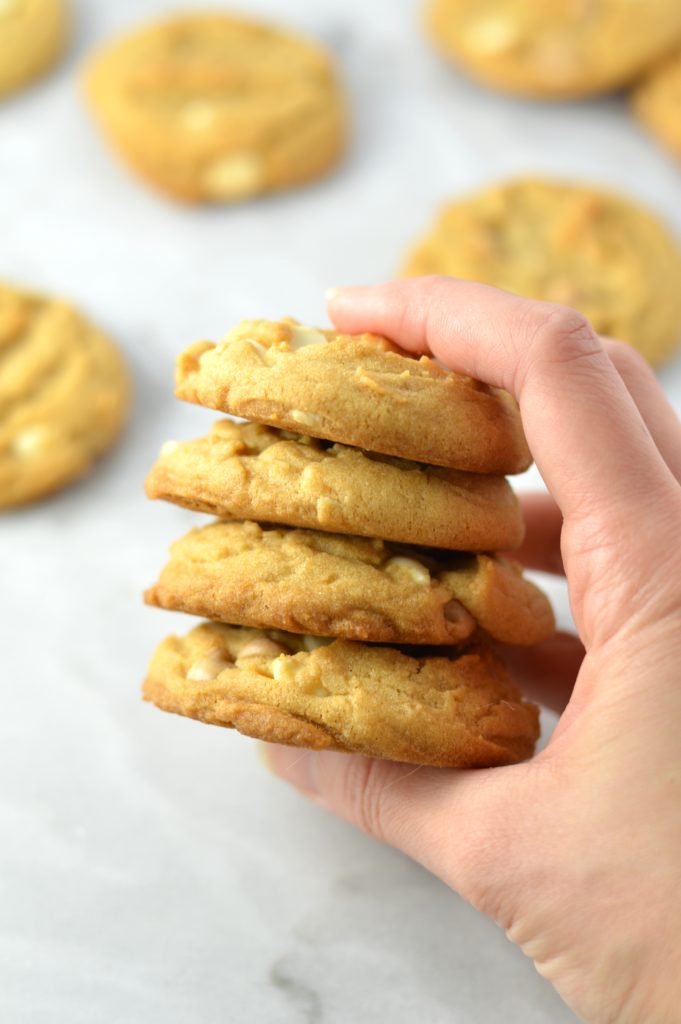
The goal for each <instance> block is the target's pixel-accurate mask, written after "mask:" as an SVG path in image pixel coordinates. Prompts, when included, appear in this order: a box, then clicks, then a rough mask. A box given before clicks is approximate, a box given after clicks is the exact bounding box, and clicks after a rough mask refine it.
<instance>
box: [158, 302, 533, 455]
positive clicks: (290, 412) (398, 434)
mask: <svg viewBox="0 0 681 1024" xmlns="http://www.w3.org/2000/svg"><path fill="white" fill-rule="evenodd" d="M176 380H177V388H176V394H177V396H178V397H179V398H184V399H185V400H186V401H188V402H198V403H199V404H200V405H206V406H209V408H211V409H219V410H221V411H222V412H229V413H233V414H234V415H235V416H243V417H244V418H245V419H250V420H256V421H257V422H259V423H268V424H270V425H271V426H274V427H283V428H285V429H286V430H294V431H303V430H304V431H305V433H306V434H311V435H312V436H313V437H322V438H326V439H328V440H331V441H340V442H342V443H343V444H348V445H353V446H355V447H357V448H364V449H367V450H369V451H374V452H382V453H384V454H386V455H396V456H398V457H400V458H404V459H413V460H415V461H416V462H427V463H430V464H432V465H436V466H449V467H452V468H454V469H465V470H469V471H471V472H474V473H518V472H521V471H522V470H524V469H527V467H528V466H529V464H530V461H531V456H530V453H529V451H528V448H527V443H526V441H525V436H524V434H523V431H522V425H521V422H520V416H519V414H518V407H517V405H516V403H515V402H514V401H513V399H512V398H511V396H510V395H508V394H506V392H504V391H499V390H497V389H495V388H490V387H488V386H487V385H485V384H481V383H480V382H479V381H475V380H472V379H471V378H470V377H462V376H461V375H460V374H457V373H450V372H447V371H446V370H443V369H441V367H440V366H438V365H437V364H436V363H434V362H433V361H432V360H430V359H428V358H427V357H426V356H422V357H421V359H411V358H409V357H408V356H406V355H404V354H403V353H400V351H399V350H398V349H397V348H396V347H395V346H394V345H392V344H391V343H390V342H389V341H387V340H386V339H385V338H380V337H377V336H376V335H372V334H362V335H348V334H337V333H336V332H335V331H322V330H317V329H316V328H313V327H303V326H302V325H301V324H298V323H296V322H295V321H294V320H288V319H286V320H279V321H269V320H243V321H242V322H241V323H240V324H239V325H238V326H237V327H234V328H233V329H232V330H231V331H230V332H229V333H228V334H227V336H226V337H225V339H224V340H223V341H222V342H220V343H219V344H215V343H213V342H211V341H199V342H196V343H195V344H194V345H190V346H189V348H188V349H186V350H185V351H184V352H183V353H182V354H181V355H180V357H179V359H178V363H177V378H176Z"/></svg>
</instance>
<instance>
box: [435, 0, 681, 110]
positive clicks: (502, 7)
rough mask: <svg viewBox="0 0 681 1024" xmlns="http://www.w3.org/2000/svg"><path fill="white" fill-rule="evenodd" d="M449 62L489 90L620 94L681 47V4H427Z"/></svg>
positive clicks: (462, 0) (650, 0)
mask: <svg viewBox="0 0 681 1024" xmlns="http://www.w3.org/2000/svg"><path fill="white" fill-rule="evenodd" d="M427 24H428V30H429V32H430V35H431V37H432V38H433V40H434V42H435V44H436V45H437V47H438V48H439V49H440V50H441V51H442V52H443V54H444V55H445V56H446V57H449V58H451V59H452V60H454V61H456V63H457V64H459V65H461V67H463V68H465V69H466V71H468V72H469V73H470V74H471V75H472V76H473V77H474V78H477V79H479V80H480V81H482V82H484V83H485V84H486V85H490V86H492V87H494V88H497V89H501V90H504V91H508V92H514V93H520V94H522V95H525V96H537V97H540V98H547V99H556V98H557V99H567V98H570V97H579V96H590V95H593V94H595V93H602V92H610V91H613V90H615V89H620V88H621V87H622V86H625V85H627V84H629V83H630V82H632V81H633V80H634V79H635V78H637V77H638V76H639V75H640V74H641V73H642V72H644V71H645V70H646V68H648V67H650V66H651V65H652V64H654V63H655V62H656V61H658V60H659V59H660V58H661V57H663V56H664V55H665V54H666V53H668V52H669V51H670V49H671V48H672V47H673V46H674V44H675V43H676V42H681V4H679V3H678V0H645V2H644V0H551V2H545V0H544V2H542V0H476V2H475V3H471V2H470V0H429V3H428V8H427Z"/></svg>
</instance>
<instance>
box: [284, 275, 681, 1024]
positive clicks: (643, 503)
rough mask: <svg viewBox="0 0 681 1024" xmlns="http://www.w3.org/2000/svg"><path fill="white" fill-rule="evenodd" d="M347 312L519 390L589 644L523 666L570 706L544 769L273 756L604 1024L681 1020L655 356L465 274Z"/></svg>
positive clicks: (664, 498) (680, 644)
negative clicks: (494, 927)
mask: <svg viewBox="0 0 681 1024" xmlns="http://www.w3.org/2000/svg"><path fill="white" fill-rule="evenodd" d="M329 309H330V314H331V318H332V320H333V322H334V323H335V324H336V326H337V327H338V328H339V329H340V330H342V331H347V332H359V331H374V332H376V333H380V334H385V335H387V336H388V337H389V338H391V339H392V340H394V341H395V342H396V343H397V344H399V345H400V346H401V347H402V348H404V349H405V350H407V351H409V352H413V353H415V354H417V353H423V352H429V353H432V354H433V355H434V356H437V357H438V358H439V359H440V360H441V361H442V362H443V363H445V364H446V365H447V366H449V367H451V368H452V369H454V370H458V371H460V372H462V373H466V374H469V375H471V376H473V377H478V378H480V379H481V380H484V381H487V382H488V383H490V384H494V385H497V386H499V387H503V388H506V389H507V390H508V391H510V392H511V393H512V394H513V395H515V397H516V398H517V400H518V402H519V404H520V409H521V413H522V418H523V423H524V427H525V432H526V435H527V439H528V442H529V445H530V448H531V450H532V452H533V455H534V458H535V460H536V463H537V465H538V467H539V470H540V472H541V474H542V477H543V478H544V480H545V482H546V484H547V486H548V488H549V491H550V493H551V495H552V497H551V498H549V497H548V496H534V497H533V498H532V499H531V500H529V501H528V502H526V504H525V513H526V516H527V520H528V541H527V543H526V545H525V547H524V549H523V550H522V552H521V555H522V557H523V559H524V561H525V563H526V564H527V565H529V566H532V567H534V568H538V569H545V570H548V571H549V572H560V571H562V567H563V566H564V569H565V573H566V575H567V580H568V587H569V594H570V601H571V606H572V610H573V614H574V618H575V622H576V625H577V629H578V631H579V636H580V638H581V641H582V643H583V645H584V649H585V651H586V653H585V655H584V656H583V659H582V655H583V650H582V648H575V645H574V643H572V642H571V641H570V640H569V639H566V638H564V637H563V638H558V639H557V640H556V641H553V642H552V644H550V645H549V646H548V647H547V646H545V647H544V648H543V649H537V650H535V651H534V653H532V652H524V653H523V654H522V655H519V656H518V657H522V659H523V668H524V671H525V672H526V673H527V674H528V678H529V679H530V681H532V682H534V684H535V685H536V684H537V682H538V681H539V680H541V679H542V678H543V680H544V686H545V690H544V696H543V698H542V699H543V700H544V702H545V703H551V704H553V705H554V706H562V707H564V711H563V714H562V717H561V719H560V721H559V723H558V726H557V728H556V730H555V732H554V734H553V736H552V737H551V740H550V742H549V744H548V746H547V747H546V749H545V750H544V751H542V753H540V754H539V755H538V756H537V757H535V758H534V760H532V761H530V762H528V763H525V764H521V765H514V766H512V767H508V768H496V769H488V770H484V771H449V770H446V771H445V770H434V769H421V770H419V771H416V772H414V770H413V768H411V767H409V766H403V765H398V764H393V763H391V762H386V761H378V760H370V759H366V758H362V757H356V756H350V755H345V754H331V753H308V755H307V756H306V757H304V758H302V759H297V758H292V757H291V752H290V750H287V749H285V748H277V747H273V748H271V749H270V754H269V760H270V763H271V765H272V767H273V770H274V771H276V772H277V773H278V774H279V775H281V776H282V777H283V778H286V779H287V780H288V781H289V782H291V783H293V785H295V786H297V787H298V789H300V790H301V791H302V792H304V793H306V794H307V795H309V796H311V797H312V798H313V799H315V800H316V801H317V802H318V803H321V804H323V805H324V806H325V807H327V808H328V809H329V810H331V811H333V812H335V813H336V814H339V815H341V816H342V817H344V818H346V819H347V820H348V821H351V822H353V823H354V824H356V825H358V826H360V827H361V828H363V829H365V830H366V831H367V832H368V833H370V834H371V835H373V836H375V837H376V838H377V839H380V840H382V841H383V842H386V843H390V844H392V845H394V846H396V847H398V848H399V849H401V850H403V851H405V852H406V853H407V854H409V855H410V856H411V857H413V858H414V859H415V860H417V861H419V863H421V864H423V865H425V866H426V867H427V868H429V869H430V870H431V871H433V872H434V873H435V874H436V875H438V876H439V877H440V878H441V879H443V880H444V881H445V882H446V883H447V884H448V885H450V886H452V887H453V888H454V889H456V891H457V892H459V893H460V894H461V895H462V896H463V897H464V898H465V899H467V900H469V901H470V902H471V903H472V904H473V905H474V906H476V907H477V908H479V909H480V910H481V911H483V912H484V913H486V914H489V915H490V916H491V917H493V918H494V920H495V921H496V922H497V923H498V924H499V925H501V927H502V928H504V929H506V931H507V933H508V935H509V936H510V938H511V939H512V940H513V941H514V942H516V943H518V944H519V945H520V946H521V947H522V949H523V950H524V951H525V952H526V953H527V955H528V956H530V957H532V959H533V960H534V962H535V964H536V966H537V968H538V970H539V971H540V972H541V973H542V974H543V975H544V976H545V977H547V978H548V979H550V981H552V982H553V984H554V985H555V987H556V988H557V990H558V991H559V993H560V994H561V995H562V997H563V998H564V999H565V1001H566V1002H567V1003H568V1004H569V1005H570V1006H571V1007H572V1008H573V1009H574V1010H575V1011H576V1012H577V1013H578V1014H579V1015H580V1016H581V1017H582V1018H583V1019H584V1020H585V1021H588V1022H593V1024H609V1022H613V1024H614V1022H617V1024H643V1022H645V1024H667V1022H669V1024H672V1022H678V1021H679V1019H680V1017H681V973H680V971H679V968H680V967H681V741H680V738H679V732H680V729H681V667H680V666H681V545H680V544H679V537H680V536H681V487H680V486H679V481H680V480H681V424H680V423H679V421H678V420H677V418H676V416H675V414H674V412H673V410H672V409H671V408H670V406H669V405H668V404H667V402H666V400H665V398H664V396H663V394H662V392H661V390H660V388H659V387H658V385H657V382H656V381H655V378H654V376H653V374H652V373H651V371H650V370H649V369H648V367H647V366H646V364H645V363H644V361H643V359H642V358H641V357H639V356H638V355H637V354H636V353H635V352H634V351H633V350H632V349H630V348H628V347H625V346H624V345H621V344H619V343H617V342H612V341H609V340H607V339H606V340H601V339H599V338H598V337H597V336H596V335H595V334H594V332H593V330H592V329H591V327H590V326H589V324H588V322H587V321H585V320H584V318H583V317H582V316H580V315H579V314H577V313H575V312H574V311H572V310H569V309H565V308H562V307H559V306H552V305H548V304H546V303H540V302H530V301H526V300H524V299H520V298H516V297H515V296H512V295H509V294H506V293H505V292H501V291H498V290H496V289H492V288H487V287H484V286H482V285H476V284H470V283H466V282H462V281H456V280H452V279H447V278H421V279H413V280H410V281H401V282H394V283H392V284H388V285H384V286H380V287H374V288H350V289H343V290H340V291H338V292H335V293H333V295H332V296H331V298H330V302H329ZM397 783H399V785H397Z"/></svg>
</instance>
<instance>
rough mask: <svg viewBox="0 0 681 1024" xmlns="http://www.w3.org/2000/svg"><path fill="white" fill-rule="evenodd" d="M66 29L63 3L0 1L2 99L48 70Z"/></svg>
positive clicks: (36, 0) (55, 1) (48, 1)
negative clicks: (5, 94) (6, 94)
mask: <svg viewBox="0 0 681 1024" xmlns="http://www.w3.org/2000/svg"><path fill="white" fill-rule="evenodd" d="M67 30H68V16H67V11H66V5H65V3H64V2H63V0H0V96H2V95H3V94H4V93H8V92H13V91H14V90H15V89H19V88H20V87H21V86H24V85H26V84H27V83H28V82H31V81H32V80H33V79H34V78H37V77H38V76H39V75H41V74H42V73H43V72H44V71H47V69H48V68H49V67H51V66H52V64H54V62H55V61H56V60H57V58H58V57H59V55H60V54H61V52H62V50H63V48H64V43H65V41H66V35H67Z"/></svg>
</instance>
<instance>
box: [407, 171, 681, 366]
mask: <svg viewBox="0 0 681 1024" xmlns="http://www.w3.org/2000/svg"><path fill="white" fill-rule="evenodd" d="M402 272H403V274H405V275H407V276H411V275H421V274H448V275H451V276H452V277H461V278H465V279H468V280H474V281H482V282H484V283H486V284H492V285H496V286H497V287H499V288H505V289H506V290H507V291H510V292H515V293H517V294H518V295H524V296H526V297H528V298H534V299H543V300H546V301H549V302H558V303H562V304H564V305H568V306H573V307H574V308H575V309H578V310H579V311H580V312H582V313H583V314H584V315H585V316H587V317H588V318H589V320H590V321H591V323H592V324H593V326H594V327H595V329H596V330H597V331H598V332H599V333H600V334H605V335H609V336H610V337H613V338H619V339H620V340H621V341H627V342H629V344H631V345H633V346H634V347H635V348H637V349H638V350H639V352H641V353H642V354H643V355H644V356H645V357H646V358H647V359H648V360H649V361H650V362H651V363H652V364H653V365H658V364H659V363H662V362H663V361H664V360H665V359H667V358H668V357H669V356H670V355H671V353H672V352H673V351H674V349H675V348H676V347H677V345H678V344H679V342H680V341H681V287H679V282H680V281H681V250H679V247H678V245H677V244H676V242H675V241H674V240H673V239H672V237H671V236H670V234H669V233H668V232H667V230H666V228H665V227H664V226H663V225H662V224H661V223H660V222H659V221H658V220H657V219H656V218H655V217H654V216H653V215H652V214H651V213H649V212H648V211H647V210H646V209H644V208H643V207H641V206H639V205H637V204H634V203H632V202H630V201H629V200H628V199H624V198H623V197H621V196H618V195H613V194H612V193H610V192H603V191H599V190H596V189H594V188H587V187H585V186H583V185H577V184H568V183H562V182H552V181H541V180H534V179H521V180H518V181H511V182H507V183H502V184H499V185H496V186H494V187H492V188H488V189H486V190H484V191H482V192H479V193H477V194H475V195H473V196H470V197H468V198H465V199H462V200H460V201H458V202H455V203H452V204H451V205H450V206H447V207H445V208H444V209H443V210H442V211H441V212H440V214H439V216H438V217H437V219H436V221H435V223H434V225H433V226H432V227H431V229H430V231H429V232H428V233H427V234H426V235H425V237H424V238H423V239H422V240H421V242H419V243H418V244H417V245H416V246H415V248H414V249H413V251H412V252H411V254H410V255H409V256H408V258H407V260H406V263H405V264H404V266H403V268H402Z"/></svg>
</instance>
